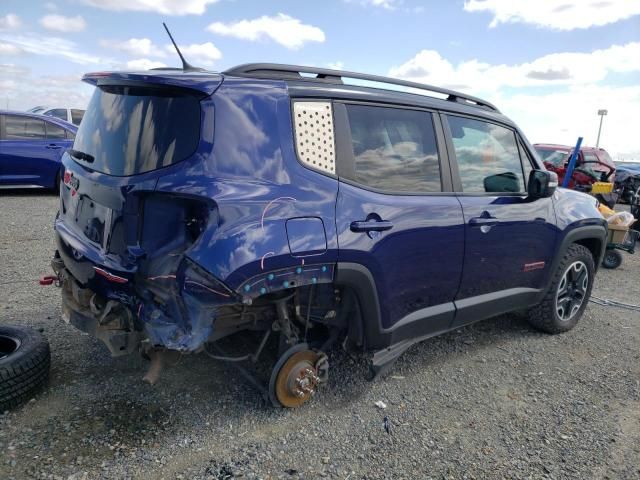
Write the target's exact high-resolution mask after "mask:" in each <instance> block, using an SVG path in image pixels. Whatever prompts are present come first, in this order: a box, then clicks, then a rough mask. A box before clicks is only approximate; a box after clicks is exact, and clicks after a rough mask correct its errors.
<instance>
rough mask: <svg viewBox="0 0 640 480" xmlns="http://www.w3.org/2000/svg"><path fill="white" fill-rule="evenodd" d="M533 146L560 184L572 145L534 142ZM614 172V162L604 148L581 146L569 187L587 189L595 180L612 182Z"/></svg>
mask: <svg viewBox="0 0 640 480" xmlns="http://www.w3.org/2000/svg"><path fill="white" fill-rule="evenodd" d="M533 148H535V150H536V152H537V153H538V155H539V156H540V158H541V159H542V161H543V162H544V166H545V167H546V168H547V170H551V171H552V172H555V173H556V174H557V175H558V180H559V182H560V184H562V182H563V181H564V176H565V173H566V170H567V167H568V166H569V159H570V157H571V153H572V152H573V149H574V147H572V146H568V145H554V144H546V143H536V144H534V145H533ZM615 173H616V164H615V163H614V162H613V160H612V159H611V156H609V154H608V153H607V151H606V150H605V149H603V148H595V147H582V148H581V149H580V154H579V156H578V159H577V161H576V165H575V170H574V172H573V175H572V176H571V181H570V182H569V188H571V189H577V190H587V191H588V190H590V187H591V185H592V184H594V183H595V182H612V183H613V182H614V181H615Z"/></svg>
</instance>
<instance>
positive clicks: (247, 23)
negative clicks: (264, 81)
mask: <svg viewBox="0 0 640 480" xmlns="http://www.w3.org/2000/svg"><path fill="white" fill-rule="evenodd" d="M207 30H209V31H210V32H213V33H217V34H219V35H225V36H229V37H235V38H241V39H243V40H251V41H257V40H262V39H264V38H270V39H271V40H273V41H274V42H277V43H279V44H280V45H283V46H285V47H287V48H290V49H298V48H300V47H302V46H303V45H304V44H305V43H306V42H324V40H325V35H324V32H323V31H322V30H320V29H319V28H318V27H314V26H313V25H307V24H304V23H302V22H300V20H298V19H297V18H293V17H290V16H289V15H285V14H284V13H279V14H278V15H276V16H274V17H268V16H262V17H260V18H256V19H253V20H240V21H238V22H231V23H222V22H215V23H212V24H211V25H209V26H208V27H207Z"/></svg>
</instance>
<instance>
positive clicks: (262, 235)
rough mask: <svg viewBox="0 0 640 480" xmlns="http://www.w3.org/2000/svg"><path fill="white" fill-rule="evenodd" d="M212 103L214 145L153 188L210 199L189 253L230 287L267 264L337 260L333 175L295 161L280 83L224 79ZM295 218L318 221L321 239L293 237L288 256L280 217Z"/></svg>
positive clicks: (287, 102)
mask: <svg viewBox="0 0 640 480" xmlns="http://www.w3.org/2000/svg"><path fill="white" fill-rule="evenodd" d="M211 101H212V103H213V111H214V112H215V114H214V115H215V121H214V124H215V126H214V127H213V128H214V131H215V136H214V140H213V149H212V151H211V152H210V153H205V152H203V153H202V155H203V157H202V159H201V161H198V162H193V163H189V164H188V165H186V166H185V168H184V169H180V170H179V171H176V173H174V174H171V175H167V176H164V177H162V178H160V179H159V181H158V185H157V187H156V191H157V192H182V193H188V194H189V195H194V196H197V197H205V198H208V199H211V200H212V201H213V202H214V204H215V210H216V212H215V214H214V215H212V216H211V217H210V218H211V220H210V222H209V225H208V226H207V228H206V230H205V231H204V233H203V234H202V236H201V237H200V238H199V240H198V242H196V244H194V245H193V247H192V248H191V249H190V251H189V253H188V256H189V258H191V259H192V260H193V261H195V262H196V263H198V264H199V265H200V266H201V267H203V268H205V269H206V270H207V271H209V273H211V274H213V275H214V276H216V277H217V278H218V279H220V280H222V281H224V282H225V283H226V284H227V285H228V286H229V287H230V288H232V289H236V288H238V287H239V286H240V285H241V284H242V283H243V282H245V281H246V280H247V279H249V278H251V277H253V276H256V275H260V274H262V273H264V272H267V271H270V270H275V269H281V268H287V267H292V266H301V265H303V264H306V265H309V264H318V263H333V262H335V261H336V259H337V249H338V244H337V238H336V224H335V202H336V196H337V192H338V181H337V179H336V178H332V177H330V176H326V175H323V174H320V173H317V172H314V171H311V170H309V169H307V168H305V167H303V166H302V164H301V163H300V162H298V160H297V157H296V153H295V148H294V137H293V126H292V119H291V105H290V97H289V95H288V92H287V88H286V85H285V84H284V82H280V81H273V82H269V81H264V80H258V81H256V80H248V79H246V80H245V79H229V78H227V79H225V81H224V82H223V84H222V85H221V86H220V88H219V89H218V90H217V91H216V93H215V94H214V95H213V96H212V97H211ZM299 217H314V218H318V219H320V220H321V221H322V224H323V225H324V229H325V236H326V241H325V238H322V236H321V235H318V236H314V235H310V236H309V237H308V238H298V239H297V240H296V247H295V249H296V251H297V253H296V254H295V255H292V253H291V250H290V245H289V241H288V238H287V228H286V222H287V220H289V219H292V218H299ZM320 244H321V245H320ZM304 250H308V251H309V253H310V254H309V255H308V256H305V255H304V254H301V253H300V252H301V251H304Z"/></svg>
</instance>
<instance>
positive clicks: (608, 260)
mask: <svg viewBox="0 0 640 480" xmlns="http://www.w3.org/2000/svg"><path fill="white" fill-rule="evenodd" d="M621 263H622V254H621V253H620V252H618V251H617V250H607V251H606V252H605V254H604V258H603V259H602V266H603V267H604V268H611V269H613V268H618V267H619V266H620V264H621Z"/></svg>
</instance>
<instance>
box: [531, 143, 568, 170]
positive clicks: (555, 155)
mask: <svg viewBox="0 0 640 480" xmlns="http://www.w3.org/2000/svg"><path fill="white" fill-rule="evenodd" d="M534 148H535V149H536V152H538V155H539V156H540V158H542V160H543V161H545V162H547V163H550V164H552V165H554V166H556V167H563V166H564V164H565V163H566V161H567V160H568V159H569V152H567V151H565V150H550V149H547V148H537V147H534Z"/></svg>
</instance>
